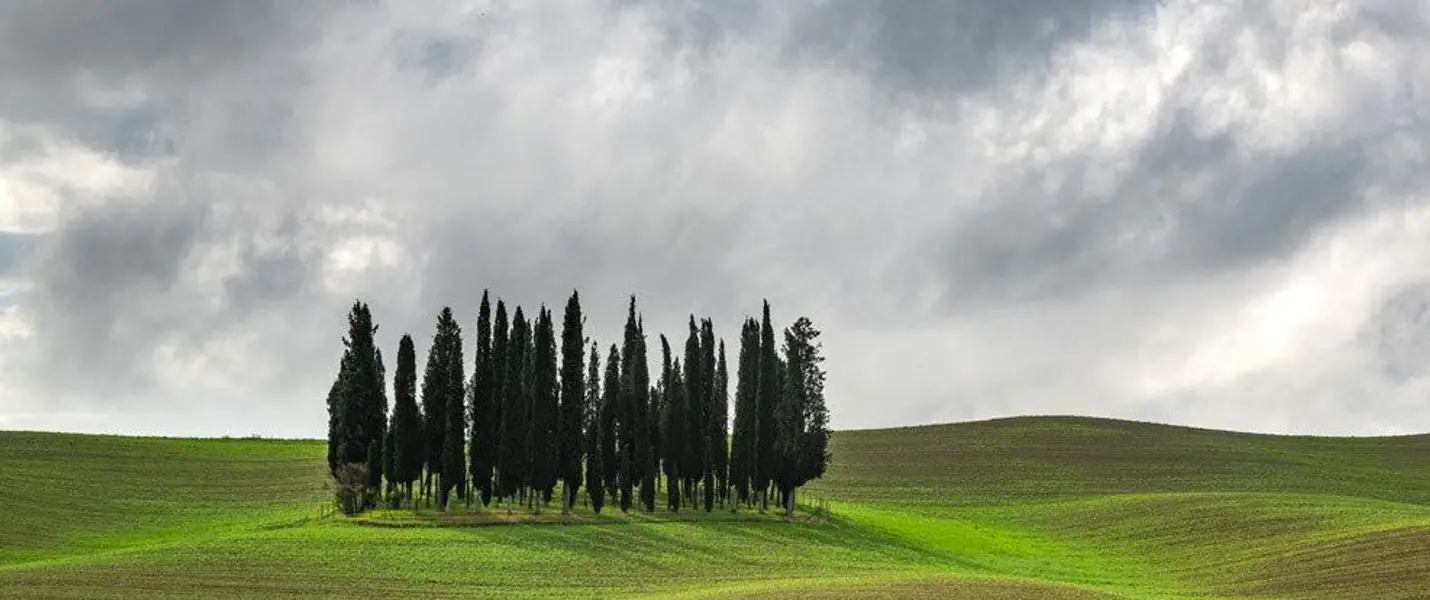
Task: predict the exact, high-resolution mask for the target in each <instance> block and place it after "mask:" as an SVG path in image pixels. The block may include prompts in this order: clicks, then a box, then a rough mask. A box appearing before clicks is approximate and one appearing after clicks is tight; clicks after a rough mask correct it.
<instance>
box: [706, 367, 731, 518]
mask: <svg viewBox="0 0 1430 600" xmlns="http://www.w3.org/2000/svg"><path fill="white" fill-rule="evenodd" d="M729 383H730V373H729V371H728V370H727V369H726V367H725V340H723V339H722V340H720V352H719V355H718V356H717V357H716V361H715V380H714V383H713V384H712V385H711V404H710V409H711V411H712V412H713V415H714V417H713V418H714V422H715V428H714V432H713V435H712V437H711V444H710V452H711V454H712V455H713V456H714V457H715V460H714V464H713V466H714V470H715V485H716V487H717V488H718V489H719V496H720V498H719V499H720V506H722V507H723V506H725V502H726V501H728V500H729V496H730V482H729V462H730V455H729V444H730V417H729V413H730V396H729V391H728V388H729Z"/></svg>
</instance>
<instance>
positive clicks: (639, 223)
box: [0, 0, 1430, 436]
mask: <svg viewBox="0 0 1430 600" xmlns="http://www.w3.org/2000/svg"><path fill="white" fill-rule="evenodd" d="M1005 4H1006V6H1005ZM101 24H102V25H101ZM0 79H3V80H4V81H6V82H13V83H14V85H6V86H3V88H0V382H3V383H0V428H53V429H66V430H85V431H117V432H159V433H176V434H194V435H210V434H225V433H226V434H246V433H253V432H258V433H264V434H270V435H287V436H316V435H319V434H320V432H321V428H322V423H323V422H325V421H324V420H323V419H324V417H323V410H324V408H323V403H322V398H323V397H324V394H325V392H326V390H327V385H328V383H329V382H330V379H331V377H332V375H333V371H334V368H335V364H336V361H337V357H338V354H339V352H340V341H339V340H340V338H341V336H342V334H343V330H342V328H343V324H344V320H343V314H344V310H345V309H346V307H347V306H348V305H349V304H350V303H351V301H352V299H353V298H355V297H362V298H365V299H367V300H368V301H369V302H370V304H371V305H372V307H373V310H374V313H375V316H376V318H377V319H378V321H379V322H380V323H381V324H382V329H381V331H380V333H379V341H380V343H382V344H384V346H395V344H396V340H397V337H398V336H399V335H400V334H401V333H402V332H411V333H413V334H414V336H415V337H416V338H417V339H418V340H419V345H421V344H425V343H427V342H428V341H430V337H431V331H432V322H433V319H434V318H435V314H436V312H437V310H438V309H439V308H440V307H442V306H444V305H450V306H452V307H454V309H456V310H457V311H458V314H461V315H466V317H464V320H463V324H464V326H465V327H467V328H468V329H470V328H471V327H472V323H471V320H472V319H473V318H474V316H475V309H476V305H477V301H478V299H479V298H480V295H481V292H482V290H483V289H485V288H490V289H491V290H492V291H493V293H495V294H497V295H499V296H501V297H503V298H505V299H506V300H507V301H508V302H509V303H519V304H522V305H525V306H528V307H529V306H532V305H535V304H537V303H540V302H543V301H544V302H546V303H548V304H550V305H553V306H559V305H560V303H562V302H564V299H565V297H566V295H568V294H569V293H570V290H572V289H573V288H576V289H579V290H580V291H581V293H582V297H583V299H584V304H585V306H586V308H587V310H588V312H589V313H590V316H591V322H592V323H593V325H594V328H595V330H594V336H595V337H596V338H597V339H598V340H601V341H602V342H603V343H609V342H610V341H613V340H615V339H616V336H617V335H618V331H619V326H620V324H621V320H622V317H623V314H624V306H625V302H626V299H627V297H628V295H629V294H632V293H634V294H636V295H637V296H638V298H639V301H640V303H641V310H642V311H643V313H644V316H645V320H646V322H647V330H648V331H649V332H651V333H658V332H668V333H671V334H680V332H682V331H683V326H684V321H685V318H686V315H687V314H688V313H689V312H695V313H697V314H701V315H710V316H712V317H713V318H714V320H715V322H716V325H717V329H718V333H719V334H721V335H723V336H725V337H726V338H729V340H728V341H730V342H734V338H736V337H738V324H739V322H740V319H741V318H742V317H743V316H744V315H746V314H753V313H754V312H755V311H757V310H758V308H759V303H760V301H761V299H763V298H768V299H770V301H771V302H772V304H773V306H774V309H775V316H776V318H777V320H780V321H792V320H793V319H794V318H795V317H796V316H799V315H807V316H809V317H811V318H812V319H813V320H814V321H815V323H816V324H817V325H819V326H820V327H822V328H823V329H824V331H825V335H824V336H823V338H822V339H823V340H825V344H826V346H825V350H826V353H827V355H828V357H829V360H828V362H827V366H828V369H829V371H830V380H829V401H830V404H831V408H832V410H833V412H834V424H835V425H836V426H837V427H841V428H855V427H876V426H890V425H901V424H913V423H926V422H936V421H948V420H954V419H968V418H982V417H994V416H1002V415H1011V414H1026V413H1058V414H1066V413H1076V414H1089V415H1102V416H1117V417H1125V418H1138V419H1154V420H1160V421H1169V422H1175V423H1183V424H1192V425H1202V426H1213V427H1224V428H1233V429H1242V430H1252V431H1272V432H1305V433H1350V434H1373V433H1400V432H1410V431H1423V430H1426V429H1427V428H1430V404H1427V403H1426V402H1424V401H1423V399H1424V398H1426V397H1427V395H1430V375H1427V374H1430V370H1427V368H1426V365H1430V331H1427V325H1430V235H1427V234H1430V191H1427V190H1430V169H1427V166H1430V165H1427V152H1430V147H1427V146H1430V144H1428V143H1427V140H1430V5H1426V4H1425V3H1424V2H1414V1H1408V0H1407V1H1392V0H1385V1H1372V2H1361V3H1351V4H1345V3H1341V4H1337V3H1327V2H1315V1H1291V0H1282V1H1276V2H1262V3H1243V2H1236V1H1209V2H1181V3H1157V4H1154V3H1150V2H1129V1H1114V0H1077V1H1053V0H1048V1H1039V2H1018V3H993V4H989V3H979V2H958V3H953V2H933V1H930V2H902V1H892V0H891V1H888V2H861V1H853V0H846V1H828V2H813V1H808V2H779V3H757V2H708V3H701V2H688V3H665V2H642V1H620V2H617V1H591V2H562V3H545V2H520V3H516V2H511V3H502V2H476V3H468V4H452V3H445V2H440V3H439V2H411V1H405V2H396V1H392V2H386V1H374V2H362V3H345V4H342V5H336V6H332V7H328V8H321V9H320V8H315V7H314V6H310V5H306V4H303V3H286V2H283V3H252V2H217V3H201V4H194V3H191V2H184V1H181V0H132V1H129V2H124V3H112V4H104V5H93V6H91V5H79V4H65V3H60V4H56V3H41V2H20V3H12V4H10V5H8V7H7V8H4V9H0Z"/></svg>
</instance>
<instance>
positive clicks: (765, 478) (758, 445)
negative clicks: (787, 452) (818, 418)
mask: <svg viewBox="0 0 1430 600" xmlns="http://www.w3.org/2000/svg"><path fill="white" fill-rule="evenodd" d="M779 368H780V367H779V356H777V355H776V353H775V330H774V327H773V326H771V325H770V303H769V302H768V301H766V302H765V306H764V317H763V318H762V320H761V322H760V363H759V379H758V381H759V388H758V391H757V392H756V395H755V456H754V462H753V472H752V481H751V483H752V484H753V488H754V491H755V492H756V494H757V495H758V496H759V502H760V509H761V510H764V509H766V508H768V507H769V498H767V497H766V491H767V490H768V489H769V487H770V481H771V480H772V478H773V477H774V469H775V430H776V429H775V407H776V406H777V405H778V404H779V399H780V392H781V390H780V385H779Z"/></svg>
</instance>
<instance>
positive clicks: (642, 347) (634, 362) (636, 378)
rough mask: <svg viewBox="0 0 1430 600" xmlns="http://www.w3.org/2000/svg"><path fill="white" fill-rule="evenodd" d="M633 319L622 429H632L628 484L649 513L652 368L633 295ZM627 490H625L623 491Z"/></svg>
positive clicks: (652, 476)
mask: <svg viewBox="0 0 1430 600" xmlns="http://www.w3.org/2000/svg"><path fill="white" fill-rule="evenodd" d="M631 315H632V319H631V320H630V321H628V322H627V325H626V333H627V338H626V345H627V348H628V349H629V350H628V352H627V353H626V354H625V360H626V363H627V364H626V365H625V368H622V369H621V374H622V375H623V376H625V377H626V380H625V381H623V382H622V383H621V389H622V391H624V392H625V394H626V396H627V402H628V403H629V405H630V406H629V409H628V411H627V414H628V415H629V417H630V419H631V421H632V422H631V425H630V426H629V427H625V428H623V429H624V430H625V431H627V432H629V434H630V436H631V439H630V442H629V447H630V449H631V456H630V458H629V460H628V462H627V463H626V467H627V468H628V469H629V470H628V471H627V477H628V479H629V482H628V483H629V485H630V486H631V487H632V488H634V487H636V486H639V492H640V502H641V504H642V506H643V507H644V508H645V510H646V511H647V512H654V511H655V466H654V459H655V451H656V449H655V448H652V447H651V440H650V416H649V411H650V367H649V366H648V363H647V361H646V344H645V330H644V326H643V324H642V323H641V321H640V317H639V316H637V315H635V297H634V296H632V297H631ZM622 491H624V490H622Z"/></svg>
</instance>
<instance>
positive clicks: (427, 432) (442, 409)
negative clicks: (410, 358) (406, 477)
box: [422, 309, 451, 499]
mask: <svg viewBox="0 0 1430 600" xmlns="http://www.w3.org/2000/svg"><path fill="white" fill-rule="evenodd" d="M450 321H451V311H450V310H448V309H443V310H442V312H441V313H439V314H438V316H437V328H436V333H435V334H434V335H433V336H432V346H431V347H430V348H428V350H427V365H426V368H425V370H424V371H423V374H422V444H423V447H424V449H425V450H424V454H425V457H426V463H427V465H426V466H427V476H426V478H424V479H423V485H422V487H423V495H424V496H426V497H427V498H429V499H430V498H431V496H430V495H429V494H430V493H431V487H432V481H433V479H435V478H437V477H438V475H439V474H441V473H442V448H443V447H444V445H443V443H442V439H443V438H444V437H446V435H447V397H448V394H447V376H448V374H449V373H450V370H449V369H447V366H446V365H447V362H446V360H445V359H446V356H445V355H444V353H445V352H446V351H447V348H448V344H447V336H448V335H449V331H450V328H451V324H450Z"/></svg>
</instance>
